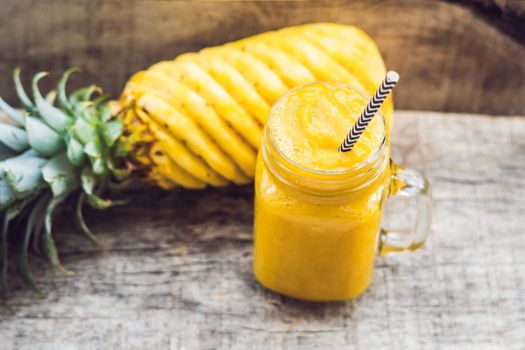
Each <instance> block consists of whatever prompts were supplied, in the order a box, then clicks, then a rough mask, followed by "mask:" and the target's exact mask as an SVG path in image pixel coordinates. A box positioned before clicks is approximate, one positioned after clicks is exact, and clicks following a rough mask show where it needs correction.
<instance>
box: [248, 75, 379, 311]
mask: <svg viewBox="0 0 525 350" xmlns="http://www.w3.org/2000/svg"><path fill="white" fill-rule="evenodd" d="M367 102H368V101H366V98H364V97H363V95H361V94H360V93H358V92H356V90H355V86H354V88H352V87H345V86H343V85H340V84H337V83H321V82H316V83H312V84H308V85H306V86H304V87H301V88H298V89H294V90H292V91H290V92H289V93H287V94H286V95H285V96H284V97H283V98H281V99H280V100H279V101H278V102H277V104H276V105H275V106H274V107H273V109H272V113H271V115H270V119H269V121H268V126H267V129H266V135H265V138H264V141H263V145H262V149H261V152H260V153H259V156H258V159H257V166H256V178H255V189H256V191H255V192H256V194H255V223H254V231H255V237H254V272H255V275H256V277H257V279H258V280H259V281H260V282H261V283H262V284H263V285H264V286H266V287H267V288H269V289H272V290H274V291H277V292H280V293H283V294H286V295H289V296H292V297H295V298H300V299H305V300H314V301H331V300H344V299H348V298H353V297H356V296H358V295H359V294H361V293H362V292H363V291H364V290H365V289H366V288H367V287H368V285H369V283H370V280H371V276H372V269H373V262H374V256H375V252H376V249H377V237H378V232H379V230H380V221H381V214H382V210H383V203H384V201H385V199H386V196H387V194H388V188H389V167H388V166H387V165H388V157H387V155H388V154H389V148H388V147H389V145H388V143H387V142H385V141H384V138H385V135H386V132H385V126H384V122H383V119H382V118H381V116H379V115H376V117H374V119H373V120H372V122H371V123H370V124H369V125H368V127H367V128H366V131H365V132H364V134H363V135H362V136H361V138H360V139H359V141H358V142H357V143H356V145H355V146H354V148H353V149H352V151H350V152H347V153H340V152H338V146H339V144H340V143H341V141H342V140H343V138H344V137H345V135H346V133H347V132H348V131H349V130H350V128H351V127H352V125H353V124H354V122H355V121H356V118H357V117H358V116H359V114H360V112H361V111H362V110H363V108H364V107H365V105H366V103H367ZM356 167H357V168H360V170H355V169H356Z"/></svg>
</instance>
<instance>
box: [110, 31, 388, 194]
mask: <svg viewBox="0 0 525 350" xmlns="http://www.w3.org/2000/svg"><path fill="white" fill-rule="evenodd" d="M385 74H386V69H385V66H384V63H383V60H382V58H381V55H380V53H379V50H378V49H377V47H376V46H375V44H374V42H373V41H372V40H371V39H370V38H369V37H368V36H367V35H366V34H365V33H364V32H362V31H360V30H359V29H357V28H355V27H352V26H347V25H341V24H330V23H319V24H308V25H302V26H295V27H289V28H284V29H281V30H278V31H273V32H267V33H263V34H259V35H256V36H254V37H250V38H246V39H242V40H239V41H236V42H232V43H229V44H226V45H222V46H218V47H213V48H207V49H204V50H202V51H200V52H198V53H186V54H183V55H180V56H178V57H177V58H176V59H175V60H172V61H164V62H159V63H156V64H154V65H153V66H151V67H149V68H148V69H146V70H145V71H141V72H138V73H136V74H135V75H134V76H133V77H131V79H130V80H129V82H128V83H127V84H126V87H125V88H124V91H123V93H122V95H121V98H120V101H119V102H120V105H121V107H122V108H123V109H124V110H126V118H124V119H123V121H124V126H125V129H127V128H128V125H129V123H132V124H136V123H137V122H138V123H141V124H142V126H143V127H144V128H145V129H149V133H150V134H152V135H154V136H153V137H152V140H153V141H151V140H150V139H149V140H148V141H145V142H143V143H140V142H139V143H137V144H135V149H134V152H139V153H141V154H143V155H144V156H143V157H141V158H140V159H139V160H138V163H139V164H141V165H142V168H144V169H146V172H147V173H148V175H147V176H146V178H148V179H149V180H151V181H152V182H154V183H156V184H157V185H159V186H162V187H164V188H168V189H169V188H172V187H176V186H181V187H191V188H193V187H195V186H197V187H198V186H202V185H203V184H202V183H204V185H205V186H224V185H226V184H228V183H235V184H244V183H247V182H249V181H250V180H251V179H252V178H253V175H254V169H255V166H254V164H255V157H256V153H257V149H258V147H259V145H260V142H261V136H262V133H263V128H264V125H265V121H266V118H267V117H268V114H269V112H270V108H271V106H272V105H273V103H274V102H275V101H276V100H277V99H278V98H279V97H280V96H282V95H283V94H284V93H285V92H286V91H288V90H289V89H290V88H292V87H294V86H297V85H300V84H305V83H308V82H312V81H315V80H329V81H339V82H346V83H352V84H355V85H357V86H360V87H362V89H363V90H364V91H365V92H368V93H369V94H370V95H372V94H373V93H374V92H375V90H376V89H377V87H378V86H379V84H380V83H381V81H382V79H383V78H384V76H385ZM392 109H393V107H392V101H391V98H388V99H387V101H386V102H385V103H384V105H383V107H382V112H383V114H384V115H385V119H386V123H387V127H388V128H390V127H391V124H392ZM166 135H167V136H166ZM166 138H168V139H170V142H167V141H166V140H165V139H166ZM152 143H153V144H154V145H155V146H154V147H153V148H152ZM181 146H182V148H183V149H184V151H182V150H181ZM140 148H143V149H142V150H141V149H140ZM152 149H154V150H155V152H156V155H154V154H153V152H151V151H149V152H148V151H147V150H152ZM134 152H133V153H134ZM148 153H149V155H150V156H147V155H148ZM160 154H162V157H159V156H158V155H160ZM166 163H169V164H170V167H168V166H166V165H165V164H166ZM162 164H164V165H162ZM174 167H176V169H177V171H176V173H175V172H174V171H173V168H174ZM182 175H184V178H183V176H182ZM188 177H189V178H191V179H192V180H193V181H192V185H191V186H188V185H185V183H183V182H182V181H186V182H187V181H188ZM195 181H199V184H198V185H197V184H196V183H195Z"/></svg>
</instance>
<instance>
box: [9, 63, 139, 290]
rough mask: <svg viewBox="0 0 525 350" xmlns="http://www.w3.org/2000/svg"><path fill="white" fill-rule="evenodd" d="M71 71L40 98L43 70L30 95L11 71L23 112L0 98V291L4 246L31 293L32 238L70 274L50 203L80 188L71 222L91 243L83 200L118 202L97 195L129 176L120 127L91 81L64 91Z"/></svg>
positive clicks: (98, 204)
mask: <svg viewBox="0 0 525 350" xmlns="http://www.w3.org/2000/svg"><path fill="white" fill-rule="evenodd" d="M75 71H76V69H70V70H68V71H66V72H65V73H64V74H63V75H62V78H61V79H60V81H59V82H58V84H57V87H56V89H55V90H54V91H52V92H50V93H49V94H47V95H46V96H45V97H44V96H43V95H42V93H41V92H40V89H39V81H40V80H41V79H43V78H44V77H45V76H46V75H47V73H44V72H41V73H38V74H36V75H35V76H34V77H33V80H32V84H31V89H32V95H33V100H31V99H30V98H29V96H28V95H27V93H26V91H25V89H24V87H23V85H22V83H21V80H20V70H19V69H16V70H15V71H14V74H13V80H14V84H15V89H16V92H17V95H18V97H19V99H20V103H21V105H22V106H23V107H24V110H23V111H21V110H18V109H15V108H13V107H12V106H10V105H9V104H7V102H5V101H4V100H3V99H2V98H1V97H0V110H3V112H4V113H5V114H6V115H7V117H8V118H9V119H10V120H8V121H5V120H2V119H0V296H5V293H6V290H7V252H8V245H9V246H10V247H11V248H13V250H15V252H16V262H17V268H18V271H19V272H20V275H21V276H22V278H23V279H24V280H25V281H26V282H27V283H28V284H29V286H30V287H31V288H32V289H33V290H35V291H38V288H37V286H36V284H35V282H34V279H33V277H32V275H31V272H30V271H29V267H28V262H27V251H28V248H29V243H30V242H31V241H33V246H35V247H37V246H38V245H39V244H40V243H41V244H42V246H43V248H44V251H45V253H46V255H47V257H48V260H49V261H50V263H51V264H52V265H53V266H54V268H55V270H57V271H59V272H62V273H64V274H69V272H68V271H67V270H65V269H64V268H63V267H62V265H61V264H60V259H59V256H58V252H57V248H56V245H55V242H54V239H53V235H52V224H53V217H54V215H55V213H56V210H57V208H58V207H60V205H61V204H62V203H63V202H64V201H65V200H66V199H67V198H68V197H70V196H71V195H72V194H74V193H79V195H78V199H77V205H76V210H75V214H76V215H75V217H76V221H77V223H78V225H79V227H80V229H81V231H82V232H83V233H84V234H85V235H86V236H87V237H88V238H89V239H90V240H92V241H93V242H98V241H97V239H96V238H95V237H94V236H93V234H92V233H91V232H90V231H89V229H88V228H87V226H86V224H85V222H84V219H83V216H82V207H83V204H84V203H87V204H89V205H90V206H92V207H94V208H97V209H104V208H107V207H109V206H111V205H114V204H118V203H116V202H112V201H110V200H107V199H102V198H101V197H100V193H101V192H103V191H104V190H105V189H106V187H107V186H108V185H111V184H112V183H113V182H114V181H116V182H119V181H122V180H124V179H125V178H127V177H128V176H129V173H128V171H127V170H125V169H122V168H121V165H122V164H123V159H124V158H123V157H125V155H126V146H125V145H123V144H122V142H121V140H120V138H121V136H122V133H123V126H122V123H121V121H120V120H119V119H117V118H115V117H114V116H113V114H112V113H111V109H110V106H109V102H108V99H107V97H106V96H105V95H103V94H102V92H101V90H100V89H99V88H98V87H96V86H94V85H92V86H87V87H84V88H81V89H78V90H75V91H73V92H72V93H71V94H69V95H68V94H67V93H66V83H67V81H68V78H69V77H70V75H71V74H72V73H73V72H75ZM40 237H41V240H40Z"/></svg>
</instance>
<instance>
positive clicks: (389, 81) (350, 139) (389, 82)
mask: <svg viewBox="0 0 525 350" xmlns="http://www.w3.org/2000/svg"><path fill="white" fill-rule="evenodd" d="M398 81H399V74H397V73H396V72H394V71H393V70H391V71H389V72H388V73H387V74H386V78H385V80H383V82H382V83H381V86H380V87H379V89H377V91H376V93H375V94H374V96H373V97H372V99H371V100H370V102H368V104H367V105H366V108H365V109H364V110H363V112H361V115H360V116H359V118H357V122H356V123H355V124H354V126H353V127H352V130H350V132H349V133H348V135H346V138H345V139H344V141H343V143H341V145H340V146H339V152H348V151H350V150H351V149H352V147H354V145H355V143H356V142H357V140H359V137H360V136H361V134H362V133H363V131H365V128H366V126H367V125H368V123H370V121H371V120H372V118H373V117H374V115H376V113H377V111H378V110H379V108H380V107H381V105H382V104H383V102H384V101H385V99H386V97H387V96H388V94H389V93H390V91H392V89H393V88H394V86H396V83H397V82H398Z"/></svg>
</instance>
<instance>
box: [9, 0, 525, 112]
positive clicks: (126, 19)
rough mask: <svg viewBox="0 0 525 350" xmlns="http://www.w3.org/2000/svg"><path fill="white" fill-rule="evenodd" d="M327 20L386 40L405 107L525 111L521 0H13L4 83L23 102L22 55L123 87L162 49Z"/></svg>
mask: <svg viewBox="0 0 525 350" xmlns="http://www.w3.org/2000/svg"><path fill="white" fill-rule="evenodd" d="M320 21H333V22H341V23H348V24H355V25H357V26H358V27H361V28H363V29H364V30H365V31H367V32H368V33H369V34H370V35H371V36H372V37H373V38H374V39H375V40H376V41H377V44H378V46H379V48H380V49H381V51H382V53H383V54H384V57H385V60H386V62H387V65H388V67H389V68H391V69H395V70H398V71H399V72H400V74H401V76H402V77H403V84H400V85H399V88H398V89H396V94H397V96H396V101H397V102H398V106H399V107H400V108H404V109H425V110H439V111H457V112H475V113H492V114H520V115H523V114H525V99H524V96H525V26H524V24H523V23H525V5H524V3H523V1H522V0H470V1H457V2H454V1H437V0H436V1H421V0H354V1H341V0H336V1H334V0H321V1H252V0H250V1H233V2H229V1H228V2H227V1H198V2H193V1H170V0H60V1H57V0H38V1H34V0H3V1H2V10H1V11H0V77H2V79H1V80H0V94H1V95H2V96H4V97H7V98H8V99H9V100H10V101H14V92H13V88H12V84H11V81H10V79H9V76H10V74H11V71H12V70H13V68H14V67H16V66H21V67H22V68H23V70H24V71H25V77H26V79H27V78H28V77H29V76H30V75H32V74H34V73H35V72H37V71H39V70H49V71H51V72H52V73H53V74H54V76H55V77H56V76H58V75H59V74H60V72H62V71H63V70H64V69H65V68H67V67H70V66H79V67H82V68H83V69H84V71H85V73H84V75H83V76H82V79H79V78H77V79H78V80H77V81H78V82H80V81H83V83H85V84H90V83H97V84H99V85H101V86H102V87H103V88H104V89H106V90H107V91H109V92H110V93H112V94H113V96H117V95H118V94H119V92H120V91H121V89H122V87H123V86H124V83H125V82H126V79H128V78H129V77H130V75H131V74H132V73H133V72H136V71H137V70H140V69H143V68H145V67H147V66H149V65H150V64H152V63H154V62H156V61H159V60H161V59H169V58H173V57H175V56H176V55H178V54H180V53H182V52H186V51H194V50H198V49H200V48H203V47H205V46H210V45H217V44H221V43H224V42H227V41H231V40H234V39H239V38H242V37H245V36H248V35H251V34H256V33H259V32H262V31H266V30H271V29H276V28H280V27H284V26H287V25H293V24H300V23H307V22H320ZM48 81H49V83H50V82H51V80H48ZM77 85H78V83H77ZM49 86H50V85H48V87H49Z"/></svg>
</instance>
